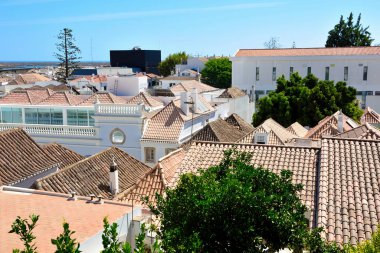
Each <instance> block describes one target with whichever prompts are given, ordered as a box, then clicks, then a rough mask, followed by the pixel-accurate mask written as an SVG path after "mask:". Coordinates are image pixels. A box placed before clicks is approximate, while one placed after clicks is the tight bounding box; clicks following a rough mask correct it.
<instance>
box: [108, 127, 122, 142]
mask: <svg viewBox="0 0 380 253" xmlns="http://www.w3.org/2000/svg"><path fill="white" fill-rule="evenodd" d="M111 142H112V143H113V144H123V143H124V142H125V134H124V132H123V131H121V130H120V129H119V128H116V129H114V130H113V131H112V132H111Z"/></svg>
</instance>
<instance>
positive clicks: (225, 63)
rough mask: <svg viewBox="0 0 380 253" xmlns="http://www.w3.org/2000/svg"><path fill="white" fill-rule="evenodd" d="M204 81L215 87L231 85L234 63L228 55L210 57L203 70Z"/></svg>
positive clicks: (224, 87) (222, 87) (223, 87)
mask: <svg viewBox="0 0 380 253" xmlns="http://www.w3.org/2000/svg"><path fill="white" fill-rule="evenodd" d="M201 74H202V82H203V83H206V84H209V85H211V86H213V87H217V88H221V89H226V88H229V87H231V78H232V63H231V62H230V60H229V59H228V58H227V57H222V58H215V59H210V60H208V61H207V62H206V63H205V68H204V69H203V70H202V73H201Z"/></svg>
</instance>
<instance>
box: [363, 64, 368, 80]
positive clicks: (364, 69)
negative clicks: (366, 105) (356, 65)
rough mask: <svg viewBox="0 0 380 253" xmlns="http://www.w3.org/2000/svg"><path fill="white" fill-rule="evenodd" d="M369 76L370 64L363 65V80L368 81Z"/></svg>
mask: <svg viewBox="0 0 380 253" xmlns="http://www.w3.org/2000/svg"><path fill="white" fill-rule="evenodd" d="M367 77H368V66H364V67H363V81H367Z"/></svg>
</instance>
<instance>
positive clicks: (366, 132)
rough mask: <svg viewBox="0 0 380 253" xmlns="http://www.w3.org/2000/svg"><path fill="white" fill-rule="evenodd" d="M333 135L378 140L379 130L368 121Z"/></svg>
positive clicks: (379, 138)
mask: <svg viewBox="0 0 380 253" xmlns="http://www.w3.org/2000/svg"><path fill="white" fill-rule="evenodd" d="M334 137H338V138H348V139H367V140H380V130H378V129H377V128H375V127H373V126H371V125H370V124H368V123H365V124H364V125H361V126H358V127H356V128H353V129H351V130H349V131H347V132H344V133H340V134H337V135H335V136H334Z"/></svg>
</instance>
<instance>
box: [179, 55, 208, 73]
mask: <svg viewBox="0 0 380 253" xmlns="http://www.w3.org/2000/svg"><path fill="white" fill-rule="evenodd" d="M175 67H176V69H178V70H179V71H180V72H181V71H183V70H185V69H193V70H198V69H199V72H201V71H202V69H204V67H205V62H204V61H202V60H200V59H199V58H198V57H189V58H188V59H187V64H177V65H175Z"/></svg>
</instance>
